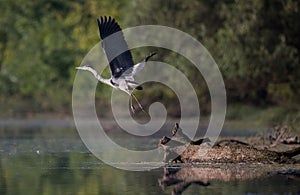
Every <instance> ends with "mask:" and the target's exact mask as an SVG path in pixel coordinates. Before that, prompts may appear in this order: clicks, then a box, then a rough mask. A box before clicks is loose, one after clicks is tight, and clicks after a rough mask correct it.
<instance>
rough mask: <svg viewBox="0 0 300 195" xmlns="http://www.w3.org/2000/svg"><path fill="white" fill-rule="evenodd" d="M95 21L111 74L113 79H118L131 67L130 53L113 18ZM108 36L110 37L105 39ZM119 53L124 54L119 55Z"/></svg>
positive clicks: (102, 18)
mask: <svg viewBox="0 0 300 195" xmlns="http://www.w3.org/2000/svg"><path fill="white" fill-rule="evenodd" d="M97 21H98V27H99V31H100V37H101V39H102V47H103V49H104V51H105V54H106V56H107V59H108V61H109V66H110V70H111V74H112V76H113V77H114V78H119V77H120V76H121V75H122V74H123V73H124V72H125V71H127V70H128V69H130V68H132V67H133V64H134V63H133V59H132V55H131V52H130V50H129V49H128V46H127V43H126V41H125V39H124V35H123V33H122V29H121V27H120V26H119V24H118V23H117V22H116V21H115V20H114V19H113V18H111V17H106V16H101V17H100V19H97ZM114 33H115V34H114ZM110 35H112V36H111V37H109V38H108V39H106V38H107V37H108V36H110ZM121 51H124V52H122V53H121ZM119 53H121V54H119ZM118 54H119V55H118ZM128 71H130V70H128ZM128 71H127V72H128Z"/></svg>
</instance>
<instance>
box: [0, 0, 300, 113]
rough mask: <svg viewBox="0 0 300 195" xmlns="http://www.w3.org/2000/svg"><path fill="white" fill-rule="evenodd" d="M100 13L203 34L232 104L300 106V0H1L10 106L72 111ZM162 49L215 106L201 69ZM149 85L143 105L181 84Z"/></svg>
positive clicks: (4, 85)
mask: <svg viewBox="0 0 300 195" xmlns="http://www.w3.org/2000/svg"><path fill="white" fill-rule="evenodd" d="M101 15H111V16H113V17H115V18H116V19H117V20H118V21H119V23H120V24H121V26H122V27H123V28H125V27H131V26H136V25H144V24H159V25H166V26H170V27H174V28H177V29H180V30H182V31H184V32H187V33H189V34H191V35H192V36H193V37H195V38H197V39H198V40H199V41H200V42H201V43H202V44H203V45H204V46H205V47H206V48H207V49H208V50H209V51H210V53H211V54H212V56H213V57H214V59H215V60H216V62H217V64H218V65H219V67H220V70H221V72H222V74H223V77H224V81H225V85H226V90H227V97H228V102H229V103H230V104H238V105H239V104H247V105H250V106H258V107H262V108H264V107H270V106H276V107H278V106H280V107H285V108H286V109H287V110H289V109H292V110H299V105H300V102H299V97H300V90H299V88H300V79H299V75H300V63H299V59H300V55H299V51H300V38H299V34H300V23H299V21H298V20H299V19H300V3H299V1H297V0H272V1H271V0H261V1H258V0H252V1H246V2H241V1H237V0H220V1H219V0H218V1H217V0H210V1H204V0H187V1H180V0H152V1H144V0H132V1H125V0H118V1H117V0H113V1H111V0H99V1H83V0H75V1H58V0H51V1H28V2H26V1H21V0H12V1H8V0H2V1H0V25H1V28H0V93H1V96H0V108H1V110H3V111H4V112H2V115H17V114H21V115H23V114H26V113H27V112H49V111H50V112H63V113H70V112H71V109H70V106H71V93H72V84H73V79H74V75H75V73H76V70H75V67H76V66H78V65H79V64H80V62H81V60H82V58H83V57H84V55H85V54H86V53H87V52H88V51H89V50H90V49H91V48H92V47H93V46H94V45H95V44H96V43H97V42H98V41H99V37H98V30H97V25H96V22H95V21H96V18H97V17H99V16H101ZM158 33H159V32H158ZM151 49H152V48H151ZM156 50H158V55H157V56H156V57H155V58H156V59H155V60H159V61H163V62H166V63H169V64H172V65H174V66H175V67H177V68H178V69H180V70H181V71H183V72H184V73H185V74H186V75H187V77H188V78H189V79H190V80H191V81H192V83H193V85H194V87H195V88H196V92H197V94H198V95H199V103H200V106H201V109H202V111H204V112H209V110H210V104H209V101H210V97H209V93H208V92H207V86H206V84H205V82H204V81H203V79H202V78H201V76H199V74H200V73H199V72H198V71H196V70H195V68H192V65H190V64H189V62H188V61H187V60H186V59H184V58H183V57H181V56H179V55H176V54H174V53H172V52H170V51H165V50H163V49H159V48H158V49H156ZM144 51H145V52H144ZM146 52H148V50H147V49H145V50H141V51H133V55H134V59H135V61H136V62H137V61H139V60H140V59H142V58H143V57H144V56H145V55H147V54H148V53H146ZM174 59H176V60H174ZM199 81H200V82H199ZM147 87H148V89H147V90H144V91H143V92H142V93H139V94H137V96H139V97H141V96H142V97H143V103H144V104H147V103H150V102H151V101H153V100H157V99H161V101H163V102H167V103H168V102H172V101H174V100H176V96H175V94H174V93H170V92H169V91H168V90H163V89H164V87H165V86H155V85H149V86H147ZM98 90H99V91H100V92H101V93H99V92H98V93H97V94H96V97H97V98H98V99H99V97H101V96H102V95H103V96H105V97H108V96H109V94H110V92H111V89H109V88H107V87H104V86H103V85H98ZM163 91H166V92H165V93H164V92H163ZM150 94H154V95H155V97H154V96H151V95H150ZM100 99H101V98H100ZM98 102H99V104H102V105H103V106H105V105H106V103H105V102H103V101H98ZM107 104H109V102H108V103H107ZM202 105H203V106H202ZM106 106H107V105H106ZM173 106H174V105H169V107H170V109H171V110H172V112H173V113H174V114H173V115H174V116H176V115H177V114H176V112H177V111H179V110H178V109H179V108H178V109H174V108H172V107H173ZM107 108H108V107H107Z"/></svg>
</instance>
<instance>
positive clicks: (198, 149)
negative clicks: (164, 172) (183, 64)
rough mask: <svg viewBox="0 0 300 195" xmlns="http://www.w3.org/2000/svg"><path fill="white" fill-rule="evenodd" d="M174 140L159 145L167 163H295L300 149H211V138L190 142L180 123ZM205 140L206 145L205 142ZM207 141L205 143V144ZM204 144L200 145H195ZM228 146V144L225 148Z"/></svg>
mask: <svg viewBox="0 0 300 195" xmlns="http://www.w3.org/2000/svg"><path fill="white" fill-rule="evenodd" d="M172 136H173V137H172V139H171V138H168V137H167V136H164V137H163V138H162V139H161V140H160V141H159V145H160V146H161V147H163V149H164V162H170V161H171V162H181V163H294V162H295V159H293V158H292V157H294V156H296V155H299V154H300V147H298V148H295V149H293V150H289V151H286V152H276V151H271V150H268V149H258V148H255V147H254V146H252V145H249V144H247V143H244V142H241V141H238V140H227V143H228V142H229V143H231V144H226V141H224V140H223V141H220V142H218V143H217V144H215V145H213V146H212V145H211V143H210V141H209V139H208V138H202V139H200V141H198V140H197V141H193V140H190V139H189V138H188V137H187V136H186V135H185V134H184V133H183V131H182V130H181V128H180V127H179V125H178V124H177V123H176V124H175V127H174V129H173V130H172ZM201 140H202V141H201ZM204 140H205V141H204ZM192 143H200V144H197V145H195V144H192ZM224 143H225V144H224Z"/></svg>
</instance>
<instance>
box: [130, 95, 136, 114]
mask: <svg viewBox="0 0 300 195" xmlns="http://www.w3.org/2000/svg"><path fill="white" fill-rule="evenodd" d="M132 95H133V94H130V109H131V111H132V114H134V113H135V108H134V107H133V104H132Z"/></svg>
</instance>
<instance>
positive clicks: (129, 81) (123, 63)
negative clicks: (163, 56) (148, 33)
mask: <svg viewBox="0 0 300 195" xmlns="http://www.w3.org/2000/svg"><path fill="white" fill-rule="evenodd" d="M97 22H98V27H99V31H100V38H101V40H102V42H101V43H102V48H103V50H104V53H105V54H106V57H107V59H108V61H109V66H110V71H111V77H110V78H109V79H105V78H103V77H101V75H100V74H99V73H98V72H97V71H96V70H95V69H94V68H92V67H90V66H88V65H84V66H79V67H76V69H78V70H86V71H89V72H91V73H92V74H93V75H94V77H95V78H96V79H97V80H98V81H100V82H102V83H105V84H107V85H109V86H111V87H113V88H116V89H120V90H122V91H124V92H126V93H127V94H128V95H129V96H130V108H131V111H132V113H133V114H134V113H135V108H134V106H133V103H132V97H133V98H134V99H135V101H136V103H137V104H138V106H139V107H140V109H141V110H142V111H144V109H143V107H142V105H141V104H140V102H139V101H138V99H137V98H136V96H135V95H134V94H133V91H134V89H137V90H142V86H140V85H139V84H138V83H137V82H135V81H134V76H135V75H136V74H137V73H138V72H140V71H141V70H142V69H143V67H144V66H145V64H146V62H147V61H148V60H149V59H150V58H151V57H152V56H153V55H155V54H156V52H152V53H150V55H148V56H147V57H146V58H145V59H144V60H143V61H142V62H140V63H138V64H135V65H134V62H133V59H132V55H131V52H130V50H129V49H128V45H127V43H126V41H125V39H124V35H123V32H122V29H121V27H120V26H119V24H118V23H117V22H116V21H115V19H113V18H112V17H110V16H109V17H106V16H101V17H100V19H97ZM115 33H116V34H115ZM111 35H113V37H110V38H108V39H106V38H107V37H109V36H111ZM116 47H120V48H121V49H123V50H122V51H124V50H125V51H124V52H123V53H121V54H119V55H117V56H116V57H114V56H113V55H115V53H116V50H118V49H116Z"/></svg>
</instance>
